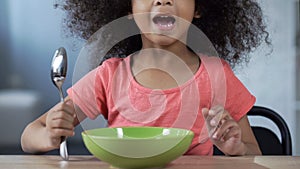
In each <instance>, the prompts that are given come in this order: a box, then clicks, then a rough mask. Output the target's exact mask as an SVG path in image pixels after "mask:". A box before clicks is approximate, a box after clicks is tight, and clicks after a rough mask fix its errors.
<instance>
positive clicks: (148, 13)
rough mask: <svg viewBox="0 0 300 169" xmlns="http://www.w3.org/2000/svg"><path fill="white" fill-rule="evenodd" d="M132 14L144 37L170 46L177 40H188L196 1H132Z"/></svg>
mask: <svg viewBox="0 0 300 169" xmlns="http://www.w3.org/2000/svg"><path fill="white" fill-rule="evenodd" d="M132 13H133V18H134V20H135V22H136V23H137V25H138V27H139V29H140V30H141V32H142V37H145V38H147V39H148V40H150V41H152V42H153V43H155V44H160V45H168V44H171V43H173V42H174V40H176V39H177V40H178V39H181V40H186V36H187V31H188V28H189V26H190V23H191V22H192V20H193V17H194V15H195V0H132ZM165 35H167V36H165ZM170 37H172V38H170Z"/></svg>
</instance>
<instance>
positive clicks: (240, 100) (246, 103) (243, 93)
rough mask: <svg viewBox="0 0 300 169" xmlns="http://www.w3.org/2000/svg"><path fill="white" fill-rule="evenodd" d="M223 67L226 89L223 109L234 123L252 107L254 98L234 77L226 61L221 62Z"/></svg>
mask: <svg viewBox="0 0 300 169" xmlns="http://www.w3.org/2000/svg"><path fill="white" fill-rule="evenodd" d="M223 65H224V72H225V76H226V88H227V94H226V103H225V109H226V110H227V111H228V112H229V113H230V114H231V116H232V117H233V118H234V119H235V120H236V121H239V120H240V119H241V118H242V117H243V116H245V115H246V114H247V113H248V111H249V110H250V109H251V108H252V107H253V105H254V103H255V101H256V98H255V97H254V96H253V95H252V94H251V93H250V92H249V91H248V89H247V88H246V87H245V86H244V85H243V83H242V82H241V81H240V80H239V79H238V78H237V77H236V76H235V74H234V72H233V71H232V69H231V67H230V66H229V64H228V63H227V62H226V61H223Z"/></svg>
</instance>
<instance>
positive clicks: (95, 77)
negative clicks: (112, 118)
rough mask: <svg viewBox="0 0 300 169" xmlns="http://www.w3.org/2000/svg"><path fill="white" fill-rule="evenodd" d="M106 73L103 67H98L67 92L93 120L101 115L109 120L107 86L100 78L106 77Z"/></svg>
mask: <svg viewBox="0 0 300 169" xmlns="http://www.w3.org/2000/svg"><path fill="white" fill-rule="evenodd" d="M104 71H105V70H104V68H103V67H102V66H99V67H97V68H96V69H94V70H92V71H91V72H89V73H88V74H86V75H85V76H84V77H83V78H81V79H80V80H79V81H78V82H77V83H75V84H74V85H73V86H72V87H71V88H69V89H68V90H67V92H68V95H69V97H70V98H71V99H72V100H73V102H74V103H75V104H76V105H77V106H78V107H79V108H80V109H81V110H82V111H83V112H84V114H85V115H86V116H87V117H89V118H91V119H95V118H96V117H97V116H98V115H100V114H102V115H103V116H104V117H105V118H107V106H106V105H107V104H106V99H105V98H106V94H105V85H104V80H102V78H103V77H101V76H100V75H103V76H105V72H104Z"/></svg>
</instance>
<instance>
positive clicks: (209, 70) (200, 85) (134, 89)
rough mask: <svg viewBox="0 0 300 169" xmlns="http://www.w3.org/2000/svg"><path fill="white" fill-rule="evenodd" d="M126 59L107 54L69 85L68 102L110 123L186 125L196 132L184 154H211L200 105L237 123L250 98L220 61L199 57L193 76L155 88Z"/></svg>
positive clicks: (211, 149)
mask: <svg viewBox="0 0 300 169" xmlns="http://www.w3.org/2000/svg"><path fill="white" fill-rule="evenodd" d="M130 58H131V56H128V57H126V58H111V59H108V60H106V61H105V62H104V63H103V64H102V65H101V66H99V67H97V68H96V69H94V70H92V71H91V72H89V73H88V74H87V75H85V76H84V77H83V78H82V79H81V80H79V81H78V82H77V83H76V84H75V85H74V86H72V87H71V88H70V89H68V94H69V96H70V97H71V98H72V100H73V102H74V103H75V104H76V105H78V106H79V107H80V108H81V110H82V111H83V112H84V113H85V114H86V115H87V117H89V118H91V119H95V118H96V117H97V116H98V115H103V116H104V117H105V118H106V119H107V122H108V126H109V127H123V126H159V127H175V128H184V129H190V130H192V131H193V132H194V134H195V136H194V139H193V141H192V144H191V146H190V148H189V150H188V151H187V152H186V154H189V155H191V154H193V155H212V154H213V144H212V142H211V141H210V140H209V139H208V134H207V129H206V127H205V124H204V122H205V121H204V118H203V116H202V113H201V110H202V108H210V107H212V106H214V105H221V106H224V107H225V109H226V110H227V111H228V112H229V113H230V114H231V116H232V117H233V118H234V119H235V120H236V121H239V119H240V118H242V117H243V116H245V115H246V113H247V112H248V111H249V110H250V109H251V108H252V106H253V105H254V103H255V97H254V96H253V95H251V93H250V92H249V91H248V90H247V89H246V88H245V86H244V85H243V84H242V83H241V82H240V81H239V80H238V78H237V77H236V76H235V75H234V73H233V72H232V70H231V68H230V66H229V65H228V63H227V62H225V61H224V60H221V59H219V58H216V57H207V56H201V57H200V59H201V65H200V67H199V69H198V71H197V72H196V73H195V74H194V75H193V78H191V79H189V80H188V81H186V82H185V83H184V84H183V85H180V86H179V87H176V88H171V89H166V90H157V89H155V90H154V89H150V88H146V87H144V86H142V85H140V84H139V83H138V82H137V81H136V80H135V79H134V77H133V75H132V72H131V68H130Z"/></svg>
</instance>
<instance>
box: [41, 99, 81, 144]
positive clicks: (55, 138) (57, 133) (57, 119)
mask: <svg viewBox="0 0 300 169" xmlns="http://www.w3.org/2000/svg"><path fill="white" fill-rule="evenodd" d="M75 118H76V114H75V109H74V107H73V103H72V101H71V100H65V101H64V102H61V103H58V104H57V105H56V106H54V107H53V108H52V109H50V110H49V111H48V113H47V118H46V131H47V136H48V137H49V143H48V145H49V147H53V148H59V145H60V143H61V142H62V137H63V136H74V120H75Z"/></svg>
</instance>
